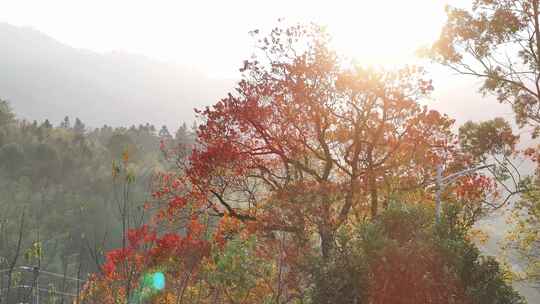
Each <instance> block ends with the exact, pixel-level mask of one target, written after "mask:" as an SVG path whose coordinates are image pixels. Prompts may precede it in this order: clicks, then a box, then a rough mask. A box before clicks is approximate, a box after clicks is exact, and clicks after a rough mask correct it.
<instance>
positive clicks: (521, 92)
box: [427, 0, 540, 136]
mask: <svg viewBox="0 0 540 304" xmlns="http://www.w3.org/2000/svg"><path fill="white" fill-rule="evenodd" d="M539 3H540V2H539V1H538V0H474V1H473V7H472V10H466V9H460V8H454V7H447V9H446V12H447V15H448V21H447V22H446V25H445V26H444V28H443V31H442V33H441V36H440V38H439V40H438V41H437V42H436V43H435V44H434V45H433V47H432V48H431V50H429V52H428V53H427V54H428V55H429V56H431V58H433V59H435V60H436V61H437V62H439V63H441V64H443V65H445V66H448V67H450V68H451V69H452V70H454V71H456V72H458V73H460V74H464V75H471V76H474V77H478V78H480V79H483V81H484V84H483V86H482V87H481V89H480V91H481V92H482V93H490V94H494V95H495V96H496V97H497V99H498V100H499V101H500V102H505V103H509V104H511V105H512V108H513V109H514V112H515V113H516V121H517V123H518V124H519V125H520V126H524V125H527V124H529V125H532V126H533V127H534V129H535V131H534V133H533V136H537V135H538V133H539V132H540V17H539V16H540V12H539V5H540V4H539Z"/></svg>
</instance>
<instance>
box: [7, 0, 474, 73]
mask: <svg viewBox="0 0 540 304" xmlns="http://www.w3.org/2000/svg"><path fill="white" fill-rule="evenodd" d="M448 2H450V3H451V4H453V5H459V6H463V5H466V4H467V3H468V2H469V1H468V0H449V1H446V0H407V1H403V0H376V1H372V0H352V1H339V0H333V1H315V0H272V1H255V0H251V1H244V0H228V1H210V0H198V1H182V0H175V1H172V0H153V1H150V0H145V1H140V0H92V1H89V0H84V1H81V0H47V1H44V0H0V3H1V5H0V6H1V9H0V21H4V22H8V23H11V24H14V25H23V26H31V27H33V28H35V29H38V30H40V31H42V32H44V33H46V34H48V35H50V36H52V37H53V38H55V39H58V40H60V41H61V42H64V43H66V44H68V45H71V46H74V47H78V48H86V49H91V50H95V51H100V52H106V51H113V50H122V51H128V52H133V53H139V54H143V55H146V56H149V57H153V58H156V59H162V60H167V61H176V62H179V63H184V64H190V65H194V66H196V67H198V68H200V69H201V70H203V71H206V72H207V73H209V74H210V75H213V76H231V75H235V72H236V69H237V67H238V66H239V63H240V62H241V61H242V60H243V59H244V58H245V57H246V56H249V55H250V54H251V50H252V41H251V39H250V37H249V35H248V33H247V32H248V31H249V30H251V29H255V28H262V29H264V28H268V27H271V26H273V25H274V24H275V23H276V20H277V19H278V18H282V17H284V18H286V19H287V20H290V21H297V20H298V21H316V22H319V23H322V24H325V25H327V26H328V28H329V30H330V32H331V33H332V34H333V35H334V36H335V43H336V46H337V47H338V48H339V49H341V50H342V51H344V52H346V53H347V54H348V55H351V56H355V57H357V58H359V60H362V61H369V62H372V63H373V62H382V61H384V62H402V61H405V60H409V58H408V56H409V55H411V54H412V53H413V51H414V50H415V49H416V48H417V47H418V46H419V45H422V44H426V43H429V42H430V41H433V40H434V39H435V38H436V37H437V34H438V32H439V30H440V26H441V25H442V24H443V22H444V20H445V15H444V6H445V4H447V3H448Z"/></svg>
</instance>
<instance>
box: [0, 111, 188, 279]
mask: <svg viewBox="0 0 540 304" xmlns="http://www.w3.org/2000/svg"><path fill="white" fill-rule="evenodd" d="M192 140H193V134H192V131H191V129H190V128H189V127H187V125H185V124H184V125H183V126H182V127H180V128H179V129H178V130H177V131H176V132H172V131H171V132H169V131H168V130H167V129H166V128H165V127H155V126H153V125H151V124H139V125H137V126H132V127H127V128H126V127H115V128H113V127H110V126H103V127H101V128H96V129H91V128H89V127H87V126H86V125H85V123H84V122H83V121H81V120H80V119H70V118H68V117H66V118H65V119H64V120H62V121H61V122H60V123H56V122H55V123H54V124H52V123H50V122H49V120H44V121H34V122H28V121H24V120H19V119H17V118H16V117H15V114H14V113H13V112H12V111H11V110H10V108H9V105H8V104H7V103H6V102H3V101H0V210H1V212H0V270H1V269H6V268H8V267H10V265H11V263H13V262H14V261H15V263H16V265H17V266H19V265H27V264H32V263H34V262H36V259H38V260H39V264H40V265H41V267H42V268H43V269H46V270H48V271H53V272H56V273H64V272H65V273H67V274H68V275H70V276H77V275H79V276H81V277H83V278H85V277H86V273H87V272H93V271H97V265H98V263H100V262H102V258H103V253H104V252H105V251H106V250H107V249H110V248H116V247H118V246H120V245H119V244H120V240H119V237H118V236H119V235H121V232H120V229H121V227H122V226H121V222H120V220H119V217H120V213H119V210H120V209H119V208H120V205H119V204H120V201H121V199H120V198H119V197H121V195H122V186H119V185H118V183H117V182H118V180H117V181H116V182H115V180H114V177H113V175H114V173H113V172H114V168H115V167H114V166H115V165H114V164H115V163H117V164H122V165H125V166H126V169H127V170H128V171H129V172H130V174H132V176H133V178H132V179H130V185H129V188H130V191H129V193H130V196H129V202H130V206H132V208H133V210H135V211H134V214H137V215H134V217H133V220H135V219H138V220H140V219H141V217H140V216H142V213H141V212H139V211H141V210H142V209H141V206H142V205H143V203H144V202H145V201H146V200H147V199H149V197H150V195H149V189H150V188H149V186H150V184H151V181H152V177H153V176H154V173H155V172H156V170H163V169H164V168H166V166H167V162H166V161H165V158H164V156H163V153H162V151H160V142H161V141H163V142H165V143H167V144H172V145H176V146H179V144H181V145H183V146H186V145H190V144H191V143H192ZM111 164H113V167H112V168H113V170H112V171H111ZM120 181H121V180H120ZM120 184H121V183H120ZM21 232H22V233H21ZM19 240H20V242H19ZM18 244H19V245H20V246H18ZM36 250H37V251H36ZM79 270H80V272H79ZM78 272H79V274H77V273H78ZM45 285H46V284H45Z"/></svg>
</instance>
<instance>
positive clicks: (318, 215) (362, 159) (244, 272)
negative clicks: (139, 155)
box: [88, 25, 492, 303]
mask: <svg viewBox="0 0 540 304" xmlns="http://www.w3.org/2000/svg"><path fill="white" fill-rule="evenodd" d="M252 33H253V35H254V36H255V38H256V39H257V41H258V48H257V49H256V53H255V55H254V57H253V58H252V59H251V60H247V61H245V62H244V65H243V67H242V68H241V72H242V79H241V81H240V82H239V83H238V85H237V87H236V88H235V90H233V91H232V92H231V93H229V94H228V95H227V97H225V98H223V99H221V100H220V101H218V102H217V103H216V104H215V105H213V106H211V107H206V108H205V109H202V110H199V111H198V115H199V120H200V122H201V124H200V126H199V128H198V129H197V141H196V143H195V144H194V145H193V146H192V147H191V153H189V154H188V155H187V156H186V155H185V154H182V155H181V156H180V157H179V156H178V155H176V154H171V153H169V152H168V151H167V149H166V148H167V147H166V145H163V146H162V149H163V150H164V151H163V152H164V154H165V156H166V157H169V159H170V160H171V161H173V162H174V164H175V165H176V166H177V167H176V168H175V170H173V171H172V172H164V173H162V174H159V175H158V176H156V179H155V188H154V190H155V191H154V193H153V199H154V200H153V203H152V204H149V205H148V206H147V207H148V208H149V209H150V210H151V212H152V213H153V214H154V219H153V221H152V223H153V226H152V227H151V228H152V229H155V231H156V238H159V237H161V234H160V233H159V231H171V230H172V231H174V232H175V233H173V234H171V236H170V237H171V238H176V239H179V240H182V239H184V238H186V237H187V238H190V236H191V231H192V228H190V227H191V226H192V225H193V224H194V223H197V226H198V225H202V227H203V228H202V229H203V230H204V231H205V233H204V236H201V235H197V237H196V238H199V239H200V240H201V241H204V244H205V246H206V248H208V252H207V253H206V254H203V255H200V258H199V259H197V260H196V263H195V264H194V265H193V268H189V269H188V271H187V272H185V273H186V274H185V275H186V276H187V277H184V279H181V280H180V279H179V277H178V276H176V275H173V273H176V272H174V271H173V270H171V274H168V275H170V279H171V280H173V283H172V286H170V287H169V288H167V289H166V290H165V291H164V292H163V293H162V294H160V295H156V297H155V298H152V300H153V301H155V302H156V303H157V302H159V301H161V300H163V301H165V302H167V301H170V302H173V301H175V300H176V301H177V302H176V303H179V302H181V301H184V300H185V299H186V297H185V296H182V294H184V291H185V294H189V297H193V298H197V301H200V302H201V303H215V302H217V301H218V300H219V301H221V300H223V301H225V302H228V303H261V302H262V303H295V301H297V303H298V302H302V301H303V300H304V299H308V298H313V296H314V295H315V294H319V295H321V296H322V297H323V298H324V299H325V300H324V301H322V302H320V303H339V302H340V301H339V300H338V299H340V297H341V296H342V295H338V294H336V293H335V292H333V291H332V290H333V288H334V287H335V286H336V285H335V284H334V283H335V281H334V282H333V281H331V280H326V279H324V278H327V277H329V276H330V275H331V274H332V273H334V274H337V273H339V272H342V270H344V265H343V263H341V264H339V263H337V264H336V263H334V262H335V261H336V260H335V257H336V256H339V254H340V253H342V252H341V250H342V248H341V247H340V245H339V244H340V243H339V238H340V237H341V235H342V233H345V234H347V232H350V231H352V229H353V228H354V227H357V226H359V225H360V224H361V223H365V222H370V221H377V220H378V219H379V218H381V216H382V214H383V213H384V211H385V210H386V209H388V206H390V205H391V204H392V203H393V202H396V201H402V202H409V204H410V205H415V204H418V205H423V206H426V208H427V209H430V208H432V207H433V199H432V193H431V190H430V189H429V188H428V186H429V185H430V184H431V183H432V180H433V177H434V169H435V166H436V165H437V164H444V165H445V166H446V171H447V172H448V174H451V173H453V172H456V171H458V170H462V169H464V168H466V167H469V166H470V165H472V164H473V163H474V162H475V158H474V155H472V154H471V153H470V152H464V150H463V149H461V147H459V145H458V138H457V137H456V136H455V135H454V134H453V133H452V131H451V128H452V124H453V120H451V119H450V118H448V117H447V116H445V115H442V114H440V113H438V112H437V111H433V110H429V109H428V108H427V107H425V106H421V105H420V104H419V101H420V100H422V99H424V98H426V97H427V96H428V95H429V93H430V92H431V91H432V89H433V88H432V85H431V82H430V81H429V80H427V79H425V75H424V72H423V70H422V69H421V68H417V67H411V66H408V67H404V68H402V69H398V70H385V69H378V68H365V67H361V66H357V65H354V64H350V63H349V62H348V61H347V60H345V59H344V58H342V57H340V56H339V55H338V54H337V53H336V52H334V51H333V50H332V49H331V48H330V47H329V42H330V38H329V36H328V35H327V34H326V33H325V31H324V30H323V29H322V28H321V27H319V26H316V25H309V26H302V25H299V26H280V27H277V28H275V29H273V30H272V31H271V33H270V34H269V35H268V36H264V35H261V34H260V33H259V32H258V31H253V32H252ZM183 156H186V157H183ZM491 187H492V185H491V183H490V182H489V181H488V180H487V179H486V178H485V177H484V176H482V175H479V174H474V175H472V176H467V177H463V178H461V179H460V180H458V182H457V183H456V185H451V186H449V187H448V188H447V189H446V190H447V191H446V192H445V193H444V198H445V199H446V200H447V201H448V202H456V203H458V202H459V204H460V205H462V206H465V205H466V206H468V207H469V210H476V209H478V208H480V207H481V206H480V205H479V203H480V202H482V201H483V199H484V195H485V192H486V191H487V190H489V189H491ZM470 214H473V217H474V216H475V215H476V213H475V212H470ZM460 216H464V213H460ZM432 220H433V219H432ZM460 220H461V219H460ZM469 222H470V221H469ZM469 222H467V223H469ZM152 231H154V230H152ZM180 243H181V242H180ZM157 245H159V242H158V243H157ZM153 246H154V245H153V244H151V246H150V248H153ZM411 246H412V245H411ZM128 248H129V246H128ZM137 248H138V247H137ZM137 248H134V250H133V251H132V253H133V254H135V255H136V254H137V250H139V249H137ZM429 249H431V248H427V249H426V251H425V252H423V253H425V254H426V255H427V253H428V252H427V251H429ZM415 250H416V249H415ZM158 251H159V249H158V250H152V249H151V250H150V252H153V253H156V252H158ZM418 252H420V251H414V250H411V253H410V258H411V259H414V258H415V257H416V256H415V254H416V253H418ZM379 253H381V254H385V253H388V254H389V256H391V253H390V252H382V251H381V252H379ZM184 254H186V255H184ZM188 255H189V254H188V253H186V252H179V253H178V254H177V255H175V256H174V257H171V258H173V260H174V259H178V260H180V261H181V260H183V259H184V258H187V259H188V260H189V257H188ZM119 256H120V257H121V258H118V259H116V260H114V261H113V262H112V265H114V267H115V268H114V269H126V268H125V267H126V266H125V265H129V264H130V263H131V262H133V261H139V262H142V265H148V267H149V268H150V269H151V268H153V267H156V265H155V264H153V262H152V261H151V260H152V257H151V256H152V253H151V254H150V256H146V255H144V254H143V255H139V257H138V258H136V257H131V255H129V254H128V253H127V252H126V253H124V254H122V255H119ZM346 256H347V257H348V258H349V260H353V259H354V257H355V256H354V255H352V254H351V255H346ZM374 256H377V254H374ZM147 258H150V260H146V259H147ZM433 259H434V260H433V264H430V265H433V267H435V265H442V264H441V263H439V259H438V257H433ZM343 260H347V259H343ZM130 261H131V262H130ZM313 261H316V263H311V262H313ZM381 261H382V260H381ZM415 263H418V264H421V261H419V260H415ZM406 264H407V262H406V261H404V262H403V265H406ZM107 265H109V264H107ZM177 265H178V264H177ZM246 265H249V267H247V266H246ZM313 265H315V266H316V267H315V269H314V267H313ZM424 266H425V265H424ZM108 267H109V266H108ZM137 267H139V268H136V269H137V271H138V272H139V273H140V272H141V269H144V267H143V266H140V265H139V266H137ZM169 267H170V268H169V269H174V267H175V265H174V264H173V265H170V266H169ZM427 268H429V267H425V268H424V269H425V270H426V271H428V270H429V269H427ZM441 268H444V267H442V266H441ZM354 269H356V270H357V271H358V272H356V273H352V274H351V276H350V277H345V278H343V280H342V281H340V282H345V281H347V280H349V278H350V279H356V278H360V277H361V276H362V271H363V270H366V271H368V272H369V270H367V268H363V267H362V265H358V267H356V268H354ZM412 271H413V272H414V270H412ZM188 274H189V275H188ZM387 274H388V273H385V274H384V275H382V277H384V276H386V275H387ZM422 275H423V274H419V276H418V277H422ZM316 276H318V277H319V278H323V279H321V280H318V281H317V282H318V283H314V278H315V277H316ZM168 278H169V276H168ZM238 278H243V279H238ZM119 279H120V280H125V279H126V278H121V277H120V278H119ZM108 280H112V281H111V282H110V283H107V281H108ZM104 282H105V283H104ZM117 283H118V282H117V281H115V279H114V276H113V277H112V279H111V278H107V277H98V278H96V280H93V281H92V284H93V285H90V287H89V289H88V290H89V291H91V290H96V291H99V290H101V288H108V287H107V286H111V284H117ZM338 283H339V282H338ZM100 284H105V285H103V286H101V285H100ZM351 284H354V282H353V283H351ZM100 286H101V287H100ZM186 286H187V287H186ZM347 286H349V285H347ZM350 286H352V287H354V286H353V285H350ZM94 287H95V288H97V289H92V288H94ZM134 288H137V286H135V287H134ZM313 288H316V289H317V292H315V293H311V291H312V290H313ZM366 288H367V287H366ZM174 290H176V291H178V290H181V292H180V294H176V295H175V293H174V292H173V291H174ZM359 290H360V289H359V288H356V287H354V288H352V289H351V290H348V292H349V293H348V294H349V295H350V296H351V297H349V298H347V299H357V298H358V293H356V291H359ZM171 293H172V294H171ZM439 295H442V296H441V297H444V295H443V294H442V293H441V294H439ZM165 298H167V299H168V300H165ZM342 298H343V297H342ZM185 301H187V300H185Z"/></svg>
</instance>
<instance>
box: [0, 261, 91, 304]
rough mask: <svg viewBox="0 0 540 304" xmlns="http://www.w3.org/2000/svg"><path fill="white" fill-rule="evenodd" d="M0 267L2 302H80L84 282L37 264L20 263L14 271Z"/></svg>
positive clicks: (37, 303) (15, 303)
mask: <svg viewBox="0 0 540 304" xmlns="http://www.w3.org/2000/svg"><path fill="white" fill-rule="evenodd" d="M8 276H9V269H3V270H0V303H1V304H23V303H24V304H70V303H78V299H79V295H80V290H81V288H82V286H83V285H84V283H85V281H84V280H82V279H80V278H75V277H70V276H67V275H64V274H60V273H55V272H50V271H46V270H43V269H40V268H39V267H35V266H18V267H15V268H14V269H13V272H12V274H11V284H9V277H8ZM8 285H10V286H8Z"/></svg>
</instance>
